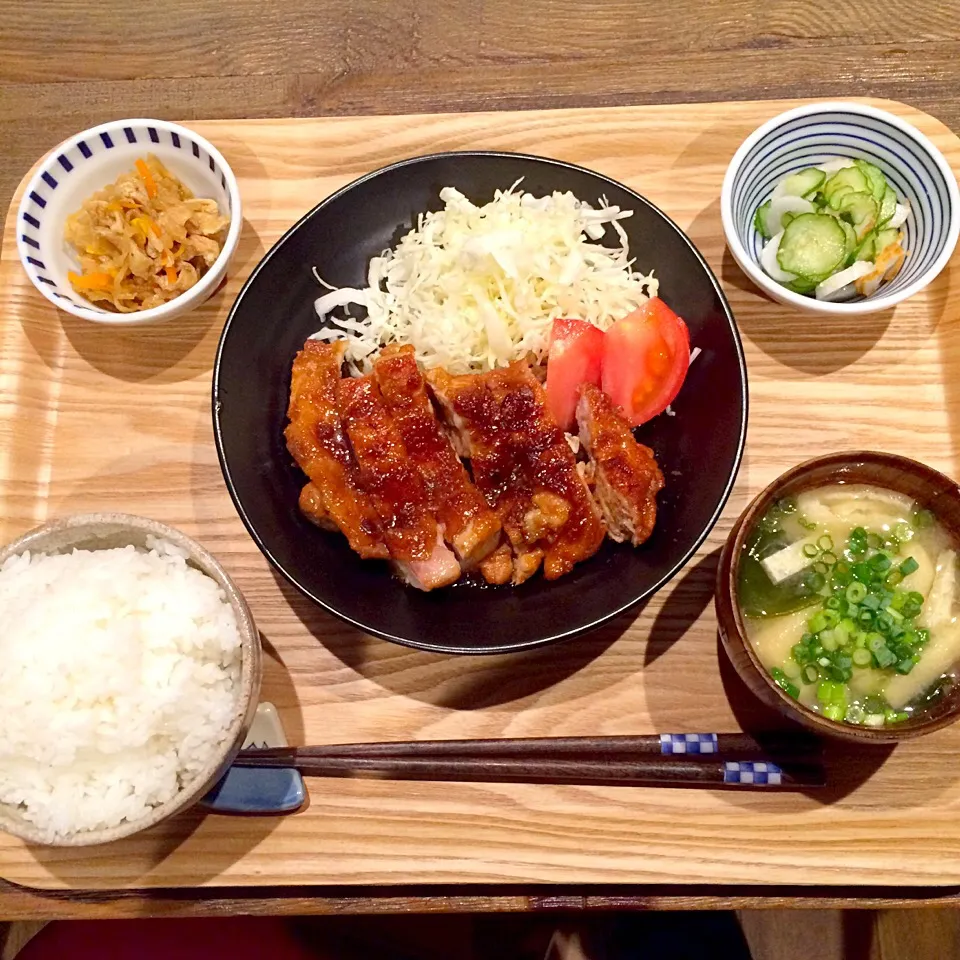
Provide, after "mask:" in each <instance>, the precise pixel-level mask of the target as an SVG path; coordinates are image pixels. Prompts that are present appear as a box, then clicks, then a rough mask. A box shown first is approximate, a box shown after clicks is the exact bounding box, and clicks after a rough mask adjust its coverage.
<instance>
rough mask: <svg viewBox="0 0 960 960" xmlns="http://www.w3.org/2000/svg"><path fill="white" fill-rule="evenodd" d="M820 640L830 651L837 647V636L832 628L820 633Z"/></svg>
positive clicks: (824, 647)
mask: <svg viewBox="0 0 960 960" xmlns="http://www.w3.org/2000/svg"><path fill="white" fill-rule="evenodd" d="M820 642H821V643H822V644H823V649H824V650H826V651H827V652H828V653H833V651H834V650H836V649H837V646H838V644H837V638H836V637H835V636H834V635H833V631H832V630H824V631H823V632H822V633H821V634H820Z"/></svg>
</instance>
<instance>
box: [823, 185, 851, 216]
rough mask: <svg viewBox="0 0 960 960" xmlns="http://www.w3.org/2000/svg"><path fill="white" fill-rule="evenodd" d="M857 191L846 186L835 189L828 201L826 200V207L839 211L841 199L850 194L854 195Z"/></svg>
mask: <svg viewBox="0 0 960 960" xmlns="http://www.w3.org/2000/svg"><path fill="white" fill-rule="evenodd" d="M856 192H857V191H856V190H854V189H853V187H848V186H846V184H844V185H843V186H840V187H837V188H836V189H835V190H834V191H833V193H831V194H830V197H829V199H828V200H827V205H828V206H830V207H832V208H833V209H834V210H839V209H840V204H841V203H842V202H843V198H844V197H846V196H848V195H849V194H851V193H856Z"/></svg>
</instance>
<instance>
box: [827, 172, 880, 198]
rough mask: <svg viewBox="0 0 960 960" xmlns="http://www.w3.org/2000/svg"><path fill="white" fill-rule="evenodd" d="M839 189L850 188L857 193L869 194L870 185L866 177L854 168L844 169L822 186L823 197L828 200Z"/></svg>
mask: <svg viewBox="0 0 960 960" xmlns="http://www.w3.org/2000/svg"><path fill="white" fill-rule="evenodd" d="M840 187H852V188H853V189H854V190H855V191H856V192H857V193H869V192H870V185H869V182H868V181H867V178H866V176H865V175H864V173H863V171H862V170H860V169H859V168H858V167H856V166H853V167H844V168H843V169H842V170H838V171H837V172H836V173H835V174H834V175H833V176H832V177H830V179H829V180H828V181H827V182H826V183H825V184H824V187H823V195H824V196H825V197H826V198H827V200H829V199H830V197H831V195H832V194H833V191H834V190H838V189H839V188H840Z"/></svg>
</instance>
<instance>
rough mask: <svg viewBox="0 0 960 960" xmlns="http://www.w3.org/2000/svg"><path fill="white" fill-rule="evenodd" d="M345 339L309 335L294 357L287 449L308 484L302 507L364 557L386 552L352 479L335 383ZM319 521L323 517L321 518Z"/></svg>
mask: <svg viewBox="0 0 960 960" xmlns="http://www.w3.org/2000/svg"><path fill="white" fill-rule="evenodd" d="M345 350H346V344H345V343H344V342H343V341H337V342H334V343H323V342H322V341H319V340H308V341H307V342H306V343H305V344H304V345H303V349H302V350H301V351H300V352H299V353H298V354H297V356H296V358H295V359H294V361H293V372H292V375H291V380H290V404H289V406H288V408H287V419H288V420H289V423H288V424H287V428H286V430H285V431H284V436H285V437H286V441H287V449H288V450H289V451H290V453H291V455H292V456H293V459H294V460H296V462H297V464H298V465H299V467H300V469H301V470H302V471H303V472H304V473H305V474H306V475H307V476H308V477H309V478H310V481H311V483H310V484H308V487H312V489H310V490H309V491H307V490H304V492H303V493H301V497H300V503H301V507H302V506H303V505H304V504H306V505H307V511H306V512H307V516H308V517H310V518H311V519H313V520H314V522H319V524H320V525H321V526H324V525H325V526H328V527H329V526H331V525H332V526H333V527H335V528H337V529H338V530H341V531H342V532H343V534H344V536H346V538H347V540H348V541H349V543H350V546H351V548H352V549H353V550H355V551H356V552H357V553H358V554H359V555H360V556H361V557H363V558H364V559H368V560H369V559H380V560H385V559H387V557H389V556H390V554H389V551H388V550H387V547H386V544H385V543H384V541H383V536H382V531H381V526H380V521H379V518H378V516H377V514H376V512H375V511H374V509H373V505H372V504H371V503H370V498H369V497H368V496H367V495H366V494H365V493H364V492H363V490H362V488H361V487H360V486H359V483H358V480H357V470H356V463H355V461H354V459H353V454H352V453H351V450H350V444H349V441H348V440H347V437H346V434H345V432H344V430H343V425H342V424H341V422H340V414H339V412H338V411H337V384H338V383H339V382H340V368H341V365H342V364H343V355H344V352H345ZM321 521H322V522H321Z"/></svg>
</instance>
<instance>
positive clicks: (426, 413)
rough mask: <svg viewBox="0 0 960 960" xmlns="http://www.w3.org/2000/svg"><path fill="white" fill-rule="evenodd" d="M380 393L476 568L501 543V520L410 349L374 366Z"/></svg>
mask: <svg viewBox="0 0 960 960" xmlns="http://www.w3.org/2000/svg"><path fill="white" fill-rule="evenodd" d="M374 377H375V378H376V381H377V385H378V386H379V388H380V394H381V396H382V397H383V401H384V403H385V405H386V407H387V410H388V411H389V413H390V416H391V418H392V419H393V422H394V424H395V426H396V428H397V431H398V432H399V434H400V436H401V438H402V440H403V443H404V445H405V447H406V451H407V456H408V457H409V460H410V464H411V465H412V467H413V468H414V469H415V470H416V471H417V473H419V475H420V477H421V478H422V480H423V484H424V487H425V489H426V494H427V498H428V502H429V504H430V508H431V510H432V511H433V513H434V514H435V515H436V518H437V520H438V521H439V522H440V523H441V524H442V526H443V536H444V539H445V540H446V541H447V543H449V544H450V545H451V546H452V547H453V549H454V551H455V552H456V554H457V558H458V559H459V561H460V564H461V566H462V567H463V568H464V569H471V568H472V567H475V566H476V565H477V564H478V563H480V562H481V561H482V560H483V559H484V557H486V556H487V554H489V553H490V552H491V551H492V550H493V549H494V548H495V547H496V546H497V544H498V543H499V542H500V521H499V520H498V519H497V516H496V514H495V513H494V512H493V511H492V510H491V509H490V507H489V506H488V505H487V502H486V500H484V498H483V495H482V494H481V493H480V491H479V490H478V489H477V488H476V487H475V486H474V484H473V482H472V481H471V480H470V477H469V475H468V474H467V471H466V469H465V468H464V466H463V463H461V461H460V458H459V457H458V456H457V455H456V453H455V452H454V450H453V447H452V446H451V444H450V438H449V437H448V436H447V434H446V432H445V431H444V429H443V427H442V426H441V425H440V422H439V421H438V420H437V417H436V414H435V413H434V410H433V404H432V403H431V402H430V397H429V395H428V394H427V385H426V382H425V381H424V379H423V375H422V374H421V373H420V368H419V367H418V366H417V361H416V358H415V355H414V349H413V347H411V346H397V345H392V346H388V347H386V348H385V349H384V350H382V351H381V353H380V356H379V357H378V359H377V361H376V363H375V364H374Z"/></svg>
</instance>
